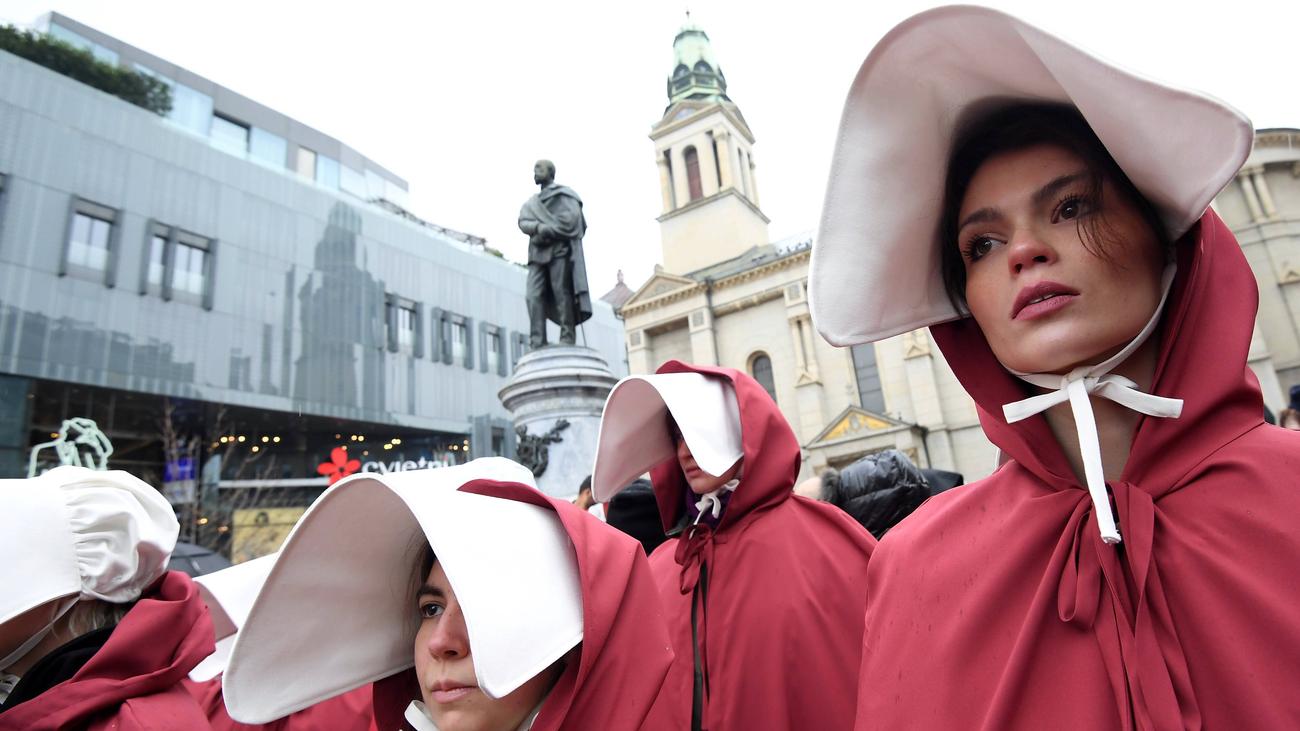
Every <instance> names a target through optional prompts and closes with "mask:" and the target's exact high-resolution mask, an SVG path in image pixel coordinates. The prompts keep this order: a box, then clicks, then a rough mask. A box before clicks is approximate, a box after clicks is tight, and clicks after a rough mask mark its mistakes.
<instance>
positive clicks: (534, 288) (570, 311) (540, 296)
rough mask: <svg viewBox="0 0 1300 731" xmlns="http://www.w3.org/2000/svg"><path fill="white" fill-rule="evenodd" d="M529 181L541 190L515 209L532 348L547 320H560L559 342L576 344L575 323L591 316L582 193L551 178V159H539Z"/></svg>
mask: <svg viewBox="0 0 1300 731" xmlns="http://www.w3.org/2000/svg"><path fill="white" fill-rule="evenodd" d="M533 182H534V183H537V184H538V185H540V186H541V188H542V189H541V190H540V191H539V192H538V193H537V195H534V196H533V197H532V198H529V199H528V200H527V202H525V203H524V206H523V208H521V209H520V210H519V230H520V231H523V232H524V233H526V234H528V294H527V298H528V321H529V324H530V332H529V336H528V344H529V347H530V348H540V347H542V346H544V345H546V321H547V320H548V319H549V320H551V321H553V322H555V324H557V325H559V326H560V342H561V343H564V344H566V345H574V344H575V343H576V342H577V336H576V328H577V326H578V324H579V323H581V322H585V321H586V320H587V318H589V317H591V294H590V292H588V291H587V265H586V261H585V260H584V259H583V256H582V236H583V234H584V233H586V231H587V221H586V219H585V218H583V216H582V199H581V198H579V197H578V194H577V193H575V192H573V190H572V189H570V188H567V187H565V186H563V185H556V184H555V163H553V162H551V161H550V160H538V161H537V164H535V165H533Z"/></svg>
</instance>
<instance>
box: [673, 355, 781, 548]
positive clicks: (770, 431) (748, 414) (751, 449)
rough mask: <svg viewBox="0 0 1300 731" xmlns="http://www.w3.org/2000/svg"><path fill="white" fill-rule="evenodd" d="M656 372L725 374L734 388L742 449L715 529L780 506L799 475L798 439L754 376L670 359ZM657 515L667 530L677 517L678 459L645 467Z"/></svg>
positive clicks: (680, 497)
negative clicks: (741, 460)
mask: <svg viewBox="0 0 1300 731" xmlns="http://www.w3.org/2000/svg"><path fill="white" fill-rule="evenodd" d="M655 372H656V373H699V374H702V375H705V376H713V377H716V378H724V379H726V380H727V381H729V382H730V383H731V385H732V387H733V388H735V390H736V401H737V402H738V403H739V406H740V440H741V446H742V447H743V449H744V453H745V462H744V467H743V468H741V475H740V485H739V486H737V487H736V491H735V493H733V494H732V496H731V498H730V502H729V503H728V504H727V509H726V511H725V512H723V514H722V522H721V523H719V524H718V531H719V532H721V531H723V530H726V529H727V527H728V526H731V525H735V524H736V523H738V522H740V521H741V520H743V519H744V518H745V517H746V516H748V515H752V514H754V513H757V512H759V511H762V510H767V509H769V508H772V507H775V506H776V505H779V504H780V503H781V502H782V501H784V500H787V499H788V498H789V497H790V494H791V492H790V491H791V490H792V489H793V488H794V481H795V478H796V477H797V476H798V475H799V463H800V461H801V460H802V455H801V454H800V452H799V440H797V439H796V438H795V436H794V432H793V431H792V430H791V429H790V424H789V423H788V422H787V421H786V420H785V416H783V415H782V414H781V411H780V410H779V409H777V407H776V404H775V403H774V402H773V401H772V397H771V396H768V395H767V391H764V390H763V387H762V386H760V385H758V381H755V380H754V379H753V378H751V377H749V376H748V375H746V374H744V373H741V372H740V371H738V370H735V369H734V368H713V367H709V366H697V365H690V364H687V363H683V362H681V361H679V360H670V361H668V362H666V363H664V364H663V365H661V366H659V370H657V371H655ZM650 479H651V481H652V482H654V489H655V500H656V501H657V502H658V503H659V518H660V520H662V521H663V526H664V530H665V531H668V530H671V529H672V528H673V527H674V526H676V525H677V523H678V521H679V520H681V516H682V511H683V510H684V509H685V500H686V491H687V489H688V488H687V485H686V476H685V475H684V474H682V469H681V467H680V466H679V465H678V464H677V459H676V458H675V457H674V458H673V459H670V460H666V461H664V462H662V463H660V464H658V465H656V466H655V467H653V468H652V469H651V470H650Z"/></svg>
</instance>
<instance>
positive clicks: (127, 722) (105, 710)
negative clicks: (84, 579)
mask: <svg viewBox="0 0 1300 731" xmlns="http://www.w3.org/2000/svg"><path fill="white" fill-rule="evenodd" d="M212 638H213V633H212V620H211V619H210V618H209V617H208V610H207V608H206V607H205V606H204V605H203V600H202V599H201V598H200V597H199V591H198V588H197V587H196V586H195V584H194V582H193V581H191V580H190V577H188V576H186V575H185V574H183V573H180V572H178V571H168V572H167V573H166V574H164V575H163V576H162V578H161V579H159V580H158V581H157V582H155V583H154V584H153V585H152V586H150V587H149V589H148V590H147V591H145V593H144V595H143V596H142V597H141V598H140V600H139V601H138V602H137V603H136V605H135V606H134V607H132V608H131V611H129V612H127V613H126V616H125V617H123V618H122V621H121V622H119V623H118V625H117V627H115V628H114V629H113V632H112V634H111V635H110V636H109V638H108V641H107V642H106V643H105V644H104V646H103V647H101V648H100V649H99V652H96V653H95V656H94V657H92V658H91V659H90V661H89V662H87V663H86V664H85V665H83V666H82V668H81V670H79V671H78V672H77V674H76V675H74V676H72V678H71V679H70V680H67V681H65V682H62V683H60V684H58V685H56V686H54V687H53V688H50V689H49V690H47V691H45V692H44V693H42V694H41V695H39V696H37V697H36V698H33V699H32V700H29V701H27V702H26V703H23V704H21V705H18V706H15V707H13V708H11V709H9V710H8V711H6V712H5V713H4V714H2V715H0V731H56V729H89V730H90V731H100V730H101V729H102V730H104V731H108V730H109V729H112V730H113V731H133V730H140V731H144V730H148V731H174V730H175V729H187V730H188V729H206V728H208V719H207V716H206V715H205V714H204V713H203V710H202V709H201V708H200V707H199V705H198V703H197V702H196V701H195V700H194V698H193V697H191V696H190V694H189V693H188V692H187V691H186V690H185V687H184V686H183V685H182V684H181V681H182V680H184V679H185V677H186V676H187V674H188V673H189V672H190V670H192V669H193V668H194V666H195V665H198V664H199V661H201V660H202V659H203V658H205V657H207V656H208V655H210V654H212V651H213V649H214V648H215V644H214V642H213V639H212Z"/></svg>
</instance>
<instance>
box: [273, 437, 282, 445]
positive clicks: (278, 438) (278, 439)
mask: <svg viewBox="0 0 1300 731" xmlns="http://www.w3.org/2000/svg"><path fill="white" fill-rule="evenodd" d="M271 441H273V442H275V443H276V444H279V443H280V437H274V438H272V439H271Z"/></svg>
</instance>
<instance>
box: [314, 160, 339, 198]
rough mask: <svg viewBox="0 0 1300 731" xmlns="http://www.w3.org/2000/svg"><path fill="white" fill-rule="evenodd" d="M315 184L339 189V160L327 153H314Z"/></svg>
mask: <svg viewBox="0 0 1300 731" xmlns="http://www.w3.org/2000/svg"><path fill="white" fill-rule="evenodd" d="M316 184H317V185H319V186H321V187H322V188H329V189H330V190H338V189H339V161H338V160H335V159H334V158H332V157H330V156H328V155H320V154H317V155H316Z"/></svg>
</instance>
